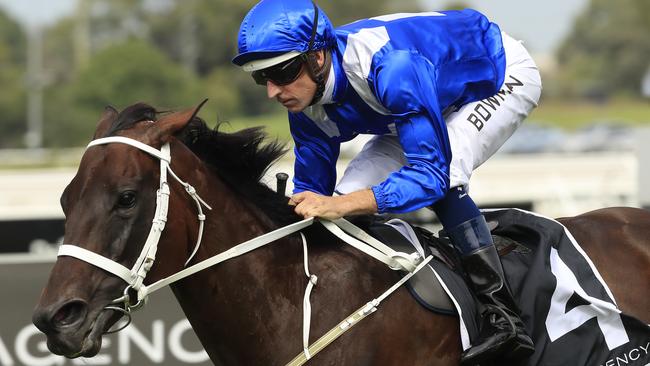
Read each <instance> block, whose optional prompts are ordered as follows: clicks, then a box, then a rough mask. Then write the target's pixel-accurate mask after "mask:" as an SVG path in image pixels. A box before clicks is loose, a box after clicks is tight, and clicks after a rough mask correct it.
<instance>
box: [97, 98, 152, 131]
mask: <svg viewBox="0 0 650 366" xmlns="http://www.w3.org/2000/svg"><path fill="white" fill-rule="evenodd" d="M160 113H162V112H160V111H158V110H156V108H154V107H152V106H150V105H148V104H146V103H136V104H133V105H130V106H128V107H126V108H124V109H123V110H122V111H121V112H120V113H119V114H118V115H117V118H116V119H115V121H114V122H113V125H112V126H111V128H109V129H108V131H106V133H105V134H104V136H102V137H107V136H113V135H115V133H117V132H118V131H122V130H126V129H129V128H131V127H133V126H134V125H135V124H137V123H138V122H141V121H156V120H157V116H158V114H160Z"/></svg>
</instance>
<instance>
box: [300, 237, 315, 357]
mask: <svg viewBox="0 0 650 366" xmlns="http://www.w3.org/2000/svg"><path fill="white" fill-rule="evenodd" d="M300 237H301V238H302V251H303V253H304V257H305V275H307V278H308V279H309V282H307V288H305V298H304V299H303V301H302V308H303V311H302V345H303V350H304V351H305V357H306V358H307V359H308V360H309V359H310V358H311V354H310V353H309V327H310V325H311V304H310V303H309V295H311V290H312V289H313V288H314V286H315V285H316V282H317V281H318V277H317V276H316V275H314V274H310V273H309V260H308V255H307V239H305V235H304V234H303V233H302V232H301V233H300Z"/></svg>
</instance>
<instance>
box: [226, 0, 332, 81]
mask: <svg viewBox="0 0 650 366" xmlns="http://www.w3.org/2000/svg"><path fill="white" fill-rule="evenodd" d="M314 25H315V26H314ZM334 42H335V38H334V27H333V26H332V23H331V22H330V20H329V19H328V18H327V15H325V13H324V12H323V11H322V10H320V9H319V8H318V6H316V4H314V3H313V2H312V1H310V0H262V1H260V2H259V3H258V4H257V5H255V6H254V7H253V8H252V9H251V10H250V11H249V12H248V14H246V17H244V20H243V21H242V23H241V27H240V28H239V35H238V50H239V54H238V55H237V56H235V58H233V60H232V62H233V63H234V64H235V65H238V66H242V67H243V68H244V70H246V71H256V70H260V69H265V68H268V67H270V66H273V65H277V64H279V63H281V62H284V61H286V60H289V59H291V58H293V57H296V56H298V55H300V54H303V53H306V52H309V51H315V50H320V49H323V48H328V47H330V46H332V45H334Z"/></svg>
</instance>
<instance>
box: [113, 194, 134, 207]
mask: <svg viewBox="0 0 650 366" xmlns="http://www.w3.org/2000/svg"><path fill="white" fill-rule="evenodd" d="M135 198H136V194H135V192H134V191H125V192H122V193H120V197H119V198H118V200H117V204H118V205H119V206H120V208H131V207H133V206H135V201H136V199H135Z"/></svg>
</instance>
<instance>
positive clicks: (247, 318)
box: [174, 177, 303, 364]
mask: <svg viewBox="0 0 650 366" xmlns="http://www.w3.org/2000/svg"><path fill="white" fill-rule="evenodd" d="M206 182H208V184H206V189H207V190H206V189H203V190H201V191H200V192H201V193H202V194H204V195H205V196H206V200H207V201H208V203H209V204H210V205H212V208H213V209H212V210H211V211H210V212H208V213H207V219H206V224H205V232H204V237H203V243H202V244H201V248H200V250H199V252H198V254H197V258H196V260H195V262H198V261H202V260H205V259H207V258H210V257H212V256H214V255H216V254H218V253H221V252H223V251H225V250H227V249H229V248H231V247H233V246H234V245H237V244H239V243H242V242H244V241H246V240H249V239H251V238H254V237H257V236H259V235H261V234H263V233H265V232H268V231H270V230H271V229H272V226H271V225H272V224H271V222H270V220H269V219H268V217H266V216H265V215H264V214H263V213H261V212H260V211H259V210H257V209H256V208H255V207H254V206H253V205H252V204H250V203H244V202H242V201H241V199H240V198H239V197H237V195H236V194H235V193H234V192H233V191H232V190H231V189H230V188H229V187H228V186H227V185H226V184H224V183H223V182H222V181H221V180H220V179H218V178H216V177H211V179H209V180H206ZM202 188H203V187H202ZM203 192H206V193H203ZM287 244H288V243H287V242H286V241H285V242H282V240H280V241H278V242H277V243H272V244H269V245H270V246H273V247H275V248H270V247H266V248H260V249H257V250H255V251H253V252H251V253H249V254H246V255H244V256H242V257H238V258H235V259H231V260H228V261H226V262H224V263H221V264H218V265H216V266H214V267H211V268H209V269H206V270H204V271H201V272H199V273H197V274H195V275H193V276H192V277H190V278H188V280H186V281H184V282H183V284H182V285H178V286H174V292H175V294H176V296H177V298H178V300H179V302H180V303H181V306H182V307H183V310H184V311H185V313H186V315H187V317H188V319H189V320H190V322H191V323H192V326H193V328H194V329H195V331H196V333H197V335H198V336H199V338H200V339H202V341H203V344H204V347H205V348H206V350H207V351H208V353H209V354H210V356H211V357H213V359H214V357H217V355H218V357H220V358H226V359H227V358H232V359H230V360H229V362H228V363H235V364H242V362H248V361H245V360H242V359H236V357H238V356H240V355H243V356H244V357H251V350H248V351H246V349H243V350H238V349H236V348H237V346H238V345H246V347H248V346H247V345H250V344H252V343H256V344H257V345H256V350H255V351H254V352H260V353H263V352H266V351H267V350H264V349H263V348H264V347H263V346H262V345H260V344H259V342H258V339H257V337H258V335H256V334H255V333H256V332H257V331H261V330H260V329H259V328H262V327H263V328H264V330H263V331H265V332H267V331H268V332H272V334H273V333H275V334H280V333H281V332H280V331H279V330H278V329H274V328H273V326H268V324H273V323H276V324H280V323H281V322H280V321H278V322H275V320H276V319H275V318H279V317H280V316H281V315H280V314H278V313H276V312H274V311H272V310H271V309H270V307H271V306H273V305H272V304H273V303H274V302H278V301H279V302H283V301H285V299H286V297H287V296H288V295H287V293H289V292H292V293H293V292H295V291H294V290H295V289H293V287H294V282H295V286H296V287H297V286H298V282H299V280H303V278H302V277H300V274H301V270H302V267H301V261H300V258H301V257H300V253H298V252H296V253H294V254H297V255H295V256H293V257H295V258H291V259H288V258H285V257H283V255H282V254H281V252H283V251H282V250H280V254H279V255H278V251H277V250H278V248H277V247H278V246H284V247H285V248H286V247H287ZM289 246H290V247H291V249H292V250H291V251H292V252H293V251H299V250H300V245H299V243H298V242H296V241H295V240H294V242H293V244H289ZM279 262H280V263H279ZM287 262H288V263H287ZM278 265H284V268H285V269H284V270H285V271H286V269H287V266H288V267H291V268H293V267H295V270H292V269H290V270H289V271H290V272H295V276H292V277H293V279H290V278H280V277H279V276H278V273H277V271H278ZM277 281H283V282H284V285H285V286H282V287H281V288H279V289H278V290H275V292H272V291H274V290H270V289H269V288H270V287H271V284H272V283H273V282H277ZM300 286H302V285H300ZM276 288H277V287H276ZM269 291H271V292H269ZM294 300H295V301H294ZM292 303H299V298H297V299H292ZM246 307H249V309H248V310H249V311H246ZM251 311H252V312H253V314H251ZM254 314H257V315H254ZM258 316H263V317H264V318H265V322H268V323H266V324H267V325H264V326H262V325H261V324H264V322H260V319H258V318H257V317H258ZM215 339H220V340H222V341H220V342H215V341H214V340H215ZM208 342H209V343H208ZM251 342H252V343H251ZM217 348H218V349H217ZM254 352H253V353H254ZM249 361H250V359H249Z"/></svg>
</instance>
